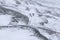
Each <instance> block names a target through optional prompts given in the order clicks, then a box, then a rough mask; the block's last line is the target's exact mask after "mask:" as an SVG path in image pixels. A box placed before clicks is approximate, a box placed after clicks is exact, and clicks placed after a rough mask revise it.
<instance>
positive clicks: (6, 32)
mask: <svg viewBox="0 0 60 40" xmlns="http://www.w3.org/2000/svg"><path fill="white" fill-rule="evenodd" d="M18 1H19V2H20V3H21V4H16V2H15V0H10V1H9V0H5V5H6V6H3V7H5V8H7V9H13V10H15V11H18V12H20V13H22V14H23V15H26V16H27V17H29V23H28V25H33V26H34V27H35V28H37V27H40V26H42V27H44V28H49V29H51V30H54V31H56V32H59V33H60V5H59V4H60V1H59V0H31V1H30V0H18ZM25 2H27V3H28V5H27V4H26V3H25ZM38 3H39V4H38ZM40 4H41V5H40ZM16 5H17V6H16ZM27 7H28V8H29V11H28V10H26V8H27ZM36 9H37V10H38V11H39V12H40V13H38V12H37V11H36ZM47 11H50V12H51V13H49V12H47ZM33 13H34V15H33ZM40 14H41V15H42V16H40V17H39V15H40ZM47 15H48V16H50V17H48V18H47V17H46V16H47ZM46 20H48V21H47V22H48V23H44V22H45V21H46ZM10 21H11V15H0V26H3V25H8V24H9V22H10ZM40 23H44V25H41V24H40ZM14 24H15V23H14ZM16 24H17V23H16ZM18 24H20V25H22V24H23V25H25V23H23V22H21V21H19V23H18ZM37 29H38V28H37ZM13 30H14V31H13ZM13 30H12V29H3V30H0V39H1V40H38V39H35V37H32V36H31V37H29V36H28V35H29V34H30V32H28V31H26V30H21V29H19V30H17V29H14V28H13ZM38 30H39V32H41V34H43V35H44V36H45V37H47V38H48V39H51V40H59V38H60V34H58V33H57V35H59V36H57V35H56V34H55V33H54V34H52V35H50V34H49V33H47V32H46V31H45V30H41V29H38ZM58 37H59V38H58Z"/></svg>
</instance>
